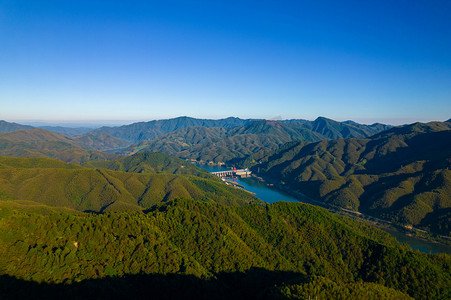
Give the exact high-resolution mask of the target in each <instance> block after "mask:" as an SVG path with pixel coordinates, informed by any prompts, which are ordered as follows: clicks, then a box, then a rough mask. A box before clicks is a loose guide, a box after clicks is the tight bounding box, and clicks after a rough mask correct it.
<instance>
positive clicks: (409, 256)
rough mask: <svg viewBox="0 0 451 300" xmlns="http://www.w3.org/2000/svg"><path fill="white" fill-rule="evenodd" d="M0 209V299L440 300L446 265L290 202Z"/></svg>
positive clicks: (2, 204) (449, 262)
mask: <svg viewBox="0 0 451 300" xmlns="http://www.w3.org/2000/svg"><path fill="white" fill-rule="evenodd" d="M10 203H13V202H11V201H9V202H7V201H0V266H1V267H0V275H1V276H0V297H2V298H16V297H20V298H27V297H30V296H31V297H34V296H36V295H45V297H46V298H52V299H53V298H57V297H58V298H61V297H64V298H65V299H67V298H69V299H79V298H84V299H85V298H95V299H99V298H100V299H107V298H111V297H113V298H135V297H142V296H143V295H149V296H152V297H155V298H157V299H181V298H182V299H305V298H306V297H312V298H313V299H315V298H317V297H318V299H349V298H356V299H410V298H409V297H413V298H416V299H449V297H450V296H451V294H450V293H451V290H450V287H451V274H450V272H449V270H450V266H451V257H450V256H449V255H427V254H424V253H420V252H418V251H414V250H411V249H410V248H408V247H407V246H401V245H399V244H398V243H397V242H396V241H395V240H394V239H393V238H392V237H390V235H388V234H387V233H385V232H383V231H380V230H378V229H374V228H371V227H369V226H366V225H364V224H361V223H357V222H355V221H352V220H350V219H347V218H344V217H339V216H335V215H332V214H330V213H328V212H327V211H325V210H323V209H320V208H317V207H313V206H310V205H305V204H301V203H283V202H279V203H275V204H271V205H247V206H243V207H226V206H223V205H220V204H217V203H205V202H199V201H192V200H176V201H170V202H166V203H162V204H159V205H156V206H154V207H153V208H151V209H150V210H148V211H147V212H146V213H142V212H122V213H108V214H100V215H94V214H78V215H77V214H72V213H65V212H53V213H47V214H40V213H36V212H30V211H24V210H19V209H17V208H15V207H11V206H10Z"/></svg>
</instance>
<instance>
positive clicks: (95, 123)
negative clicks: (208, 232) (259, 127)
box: [3, 116, 450, 128]
mask: <svg viewBox="0 0 451 300" xmlns="http://www.w3.org/2000/svg"><path fill="white" fill-rule="evenodd" d="M178 117H190V118H195V119H212V120H218V119H226V118H229V117H234V118H240V119H265V120H275V121H279V120H291V119H293V118H289V119H288V118H280V117H277V118H274V117H273V118H243V117H237V116H227V117H220V118H214V117H212V118H196V117H191V116H178ZM178 117H167V118H158V119H152V118H149V119H142V120H3V121H6V122H13V123H18V124H22V125H29V126H34V127H46V126H50V127H52V126H60V127H68V128H81V127H86V128H99V127H102V126H111V127H114V126H123V125H130V124H133V123H139V122H150V121H156V120H167V119H174V118H178ZM319 117H324V118H327V119H332V120H334V121H337V122H345V121H354V122H356V123H359V124H366V125H371V124H375V123H380V124H386V125H393V126H400V125H406V124H411V123H416V122H421V123H427V122H433V121H438V122H445V121H447V120H449V119H450V118H447V119H443V120H391V121H390V120H386V122H384V121H378V120H375V121H374V122H371V121H369V122H365V121H362V120H360V121H359V120H358V119H357V120H353V119H342V120H336V119H333V118H329V117H325V116H318V117H317V118H319ZM317 118H315V119H304V118H295V119H304V120H307V121H314V120H316V119H317Z"/></svg>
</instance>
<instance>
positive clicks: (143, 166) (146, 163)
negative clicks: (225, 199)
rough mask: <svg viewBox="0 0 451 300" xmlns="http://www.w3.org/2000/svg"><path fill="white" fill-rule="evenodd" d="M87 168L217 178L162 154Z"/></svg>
mask: <svg viewBox="0 0 451 300" xmlns="http://www.w3.org/2000/svg"><path fill="white" fill-rule="evenodd" d="M84 166H86V167H94V168H105V169H109V170H114V171H123V172H134V173H162V172H164V173H171V174H182V175H193V176H198V177H203V178H215V177H214V176H213V175H211V174H210V173H209V172H207V171H205V170H203V169H200V168H198V167H196V166H195V165H193V164H191V163H189V162H187V161H184V160H182V159H179V158H176V157H172V156H169V155H167V154H164V153H160V152H140V153H136V154H134V155H131V156H127V157H123V158H121V159H118V160H110V161H91V162H87V163H85V164H84Z"/></svg>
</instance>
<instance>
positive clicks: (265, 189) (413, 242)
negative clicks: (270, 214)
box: [200, 165, 451, 254]
mask: <svg viewBox="0 0 451 300" xmlns="http://www.w3.org/2000/svg"><path fill="white" fill-rule="evenodd" d="M200 167H201V168H202V169H205V170H207V171H209V172H218V171H225V170H230V169H228V168H225V167H218V166H207V165H203V166H200ZM234 181H236V182H237V183H239V184H241V185H243V186H244V188H245V189H246V190H248V191H250V192H252V193H255V196H256V197H258V198H259V199H261V200H262V201H265V202H267V203H274V202H278V201H287V202H304V203H309V204H313V205H317V206H321V205H320V203H319V202H316V201H312V200H309V199H308V198H307V197H301V196H300V197H299V198H296V197H293V196H291V195H290V194H288V193H285V192H284V191H282V190H280V189H277V188H275V187H272V186H268V184H267V183H265V182H261V181H259V180H258V179H257V178H255V177H248V178H236V179H235V180H234ZM385 231H386V232H388V233H390V234H391V235H392V236H394V237H395V238H396V239H397V240H398V241H399V242H400V243H406V244H407V245H409V246H410V247H411V248H413V249H416V250H420V251H422V252H426V253H429V252H431V253H450V254H451V247H450V246H445V245H440V244H435V243H432V242H428V241H423V240H420V239H416V238H414V237H408V236H406V235H403V234H401V233H399V232H396V231H393V230H385Z"/></svg>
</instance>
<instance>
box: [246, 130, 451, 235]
mask: <svg viewBox="0 0 451 300" xmlns="http://www.w3.org/2000/svg"><path fill="white" fill-rule="evenodd" d="M253 170H254V171H259V172H260V174H262V175H264V176H267V177H269V178H273V179H276V180H277V181H279V182H280V183H283V184H284V185H286V186H289V187H290V189H295V190H298V191H301V192H302V193H304V194H307V195H308V196H311V197H313V198H315V199H318V200H321V201H324V202H326V203H328V204H331V205H336V206H339V207H344V208H348V209H353V210H359V211H361V212H365V213H368V214H370V215H373V216H378V217H381V218H384V219H389V220H392V221H395V222H398V223H401V224H411V225H415V226H420V227H423V228H428V229H431V230H433V231H435V232H440V233H442V234H446V235H450V234H451V197H450V195H451V123H450V122H432V123H427V124H422V123H415V124H411V125H408V126H403V127H396V128H392V129H390V130H387V131H384V132H381V133H379V134H377V135H374V136H372V137H371V138H368V139H355V138H348V139H336V140H328V141H321V142H316V143H303V142H298V143H292V144H289V145H286V146H285V147H284V149H281V150H278V151H275V152H273V153H270V154H268V155H266V156H265V157H263V158H261V163H260V164H258V165H256V166H254V167H253Z"/></svg>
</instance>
